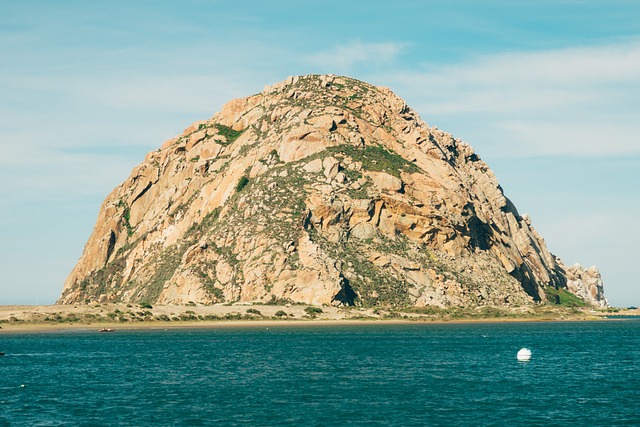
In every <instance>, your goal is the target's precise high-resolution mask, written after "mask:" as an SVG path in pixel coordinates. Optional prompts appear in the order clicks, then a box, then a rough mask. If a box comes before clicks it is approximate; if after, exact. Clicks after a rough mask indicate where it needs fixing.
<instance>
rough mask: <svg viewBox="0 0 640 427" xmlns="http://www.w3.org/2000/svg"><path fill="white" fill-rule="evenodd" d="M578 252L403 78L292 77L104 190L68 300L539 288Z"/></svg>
mask: <svg viewBox="0 0 640 427" xmlns="http://www.w3.org/2000/svg"><path fill="white" fill-rule="evenodd" d="M549 289H556V290H557V289H564V290H568V291H570V292H571V293H573V294H575V295H578V296H580V297H581V298H583V299H584V300H585V301H586V302H587V303H589V304H592V305H595V306H603V305H606V300H605V299H604V296H603V293H602V281H601V280H600V275H599V273H598V272H597V270H594V269H588V270H585V269H582V268H581V267H579V266H573V267H569V268H568V267H566V266H564V265H563V264H562V263H561V262H560V261H559V260H558V259H557V258H556V257H555V256H553V255H552V254H551V253H550V252H549V251H548V250H547V248H546V246H545V243H544V240H543V239H542V238H541V237H540V236H539V235H538V234H537V233H536V231H535V230H534V229H533V227H532V225H531V222H530V220H529V219H528V218H527V217H526V216H521V215H520V214H519V213H518V211H517V210H516V208H515V207H514V206H513V204H511V202H510V201H509V200H508V199H507V198H506V197H505V196H504V194H503V192H502V189H501V188H500V187H499V185H498V182H497V180H496V177H495V176H494V174H493V172H492V171H491V170H490V169H489V167H488V166H487V165H486V164H485V163H484V162H483V161H482V160H481V159H480V158H479V157H478V155H477V154H475V153H474V151H473V150H472V148H471V147H470V146H469V145H467V144H465V143H464V142H462V141H460V140H458V139H455V138H454V137H452V136H451V135H449V134H448V133H446V132H443V131H441V130H439V129H437V128H435V127H430V126H428V125H427V124H425V123H424V122H423V121H422V120H421V119H420V118H419V117H418V115H417V114H416V113H415V112H414V111H412V110H411V109H410V108H409V107H408V106H407V105H406V103H405V102H404V101H403V100H402V99H400V98H399V97H397V96H396V95H394V94H393V93H392V92H391V91H389V90H388V89H385V88H381V87H374V86H371V85H369V84H366V83H363V82H360V81H357V80H353V79H350V78H346V77H337V76H305V77H290V78H289V79H287V80H286V81H285V82H283V83H280V84H276V85H274V86H271V87H267V88H266V89H265V90H264V91H263V92H262V93H260V94H258V95H254V96H251V97H248V98H242V99H236V100H233V101H231V102H229V103H228V104H227V105H225V106H224V108H223V109H222V111H221V112H219V113H217V114H215V115H214V116H213V117H212V118H211V119H209V120H207V121H202V122H197V123H194V124H193V125H191V126H189V127H188V128H187V129H186V130H185V131H184V133H183V134H182V135H180V136H178V137H175V138H173V139H171V140H169V141H167V142H165V143H164V144H163V145H162V147H161V148H159V149H158V150H156V151H153V152H151V153H149V154H148V155H147V157H146V158H145V160H144V162H143V163H142V164H141V165H140V166H138V167H136V168H135V169H134V170H133V171H132V173H131V176H130V177H129V178H128V179H127V180H126V181H125V182H124V183H123V184H121V185H120V186H118V187H117V188H116V189H115V190H113V192H112V193H111V194H110V195H109V196H108V197H107V199H106V200H105V201H104V203H103V205H102V208H101V210H100V213H99V216H98V220H97V223H96V226H95V229H94V231H93V234H92V235H91V237H90V239H89V241H88V243H87V245H86V247H85V249H84V253H83V254H82V257H81V258H80V260H79V262H78V264H77V265H76V267H75V268H74V270H73V271H72V272H71V274H70V275H69V277H68V279H67V281H66V283H65V285H64V289H63V292H62V295H61V297H60V299H59V301H58V302H59V303H63V304H70V303H77V302H92V301H97V302H138V301H149V302H155V303H166V304H169V303H171V304H184V303H189V302H197V303H204V304H209V303H217V302H234V301H261V302H269V301H299V302H305V303H310V304H334V305H338V304H365V305H418V306H424V305H436V306H447V305H521V304H529V303H533V302H536V301H546V299H547V298H546V294H547V291H548V290H549Z"/></svg>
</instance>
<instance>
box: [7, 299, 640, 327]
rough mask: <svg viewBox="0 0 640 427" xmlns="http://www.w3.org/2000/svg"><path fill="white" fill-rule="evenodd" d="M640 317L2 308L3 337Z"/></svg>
mask: <svg viewBox="0 0 640 427" xmlns="http://www.w3.org/2000/svg"><path fill="white" fill-rule="evenodd" d="M608 315H609V316H610V315H618V316H619V315H640V310H620V311H617V312H614V311H613V310H602V311H595V310H591V309H588V308H581V309H576V308H566V307H553V306H539V307H515V308H514V307H511V308H510V307H484V308H475V309H462V308H451V309H447V310H444V309H433V310H429V309H422V310H420V309H410V308H409V309H407V308H405V309H400V308H393V309H391V308H387V309H380V308H378V309H373V308H359V307H313V306H307V305H251V304H234V305H211V306H174V305H168V306H154V307H141V306H138V305H132V304H93V305H47V306H27V305H25V306H19V305H5V306H0V334H2V333H11V332H45V331H59V330H94V329H102V328H109V329H113V330H118V329H167V328H228V327H273V326H296V325H298V326H300V325H305V326H312V325H346V324H350V325H351V324H364V323H377V324H382V323H384V324H402V323H417V322H423V323H435V322H438V323H444V322H447V323H448V322H531V321H577V320H598V319H603V318H606V317H607V316H608Z"/></svg>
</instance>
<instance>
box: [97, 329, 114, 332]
mask: <svg viewBox="0 0 640 427" xmlns="http://www.w3.org/2000/svg"><path fill="white" fill-rule="evenodd" d="M113 331H114V329H111V328H102V329H100V330H99V331H98V332H113Z"/></svg>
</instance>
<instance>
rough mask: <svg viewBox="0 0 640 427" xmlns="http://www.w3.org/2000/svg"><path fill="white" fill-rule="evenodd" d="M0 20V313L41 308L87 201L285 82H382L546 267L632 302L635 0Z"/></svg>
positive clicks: (128, 5) (92, 209)
mask: <svg viewBox="0 0 640 427" xmlns="http://www.w3.org/2000/svg"><path fill="white" fill-rule="evenodd" d="M2 3H3V5H2V14H0V51H1V52H2V55H0V150H1V151H0V152H1V154H0V183H1V184H0V268H2V273H3V274H2V276H1V277H0V304H50V303H53V302H54V301H55V300H56V299H57V297H58V296H59V294H60V291H61V289H62V284H63V282H64V280H65V278H66V276H67V274H68V273H69V272H70V270H71V269H72V268H73V266H74V264H75V263H76V261H77V259H78V258H79V256H80V254H81V253H82V249H83V247H84V244H85V242H86V240H87V238H88V237H89V234H90V233H91V230H92V228H93V225H94V222H95V220H96V217H97V213H98V209H99V207H100V204H101V203H102V200H103V199H104V198H105V197H106V195H107V194H108V193H109V192H110V191H111V190H112V189H113V188H114V187H115V186H116V185H118V184H119V183H120V182H121V181H123V180H124V179H125V178H126V177H127V176H128V174H129V172H130V170H131V169H132V168H133V167H134V166H135V165H137V164H138V163H140V162H141V161H142V160H143V158H144V155H145V154H146V153H147V152H149V151H151V150H153V149H156V148H157V147H159V146H160V145H161V144H162V142H163V141H165V140H166V139H169V138H171V137H172V136H174V135H176V134H177V133H179V132H181V131H182V129H184V128H185V127H187V126H188V125H189V124H190V123H192V122H194V121H196V120H203V119H206V118H209V117H210V116H212V115H213V114H214V113H215V112H216V111H218V110H219V109H220V108H221V106H222V105H223V104H224V103H225V102H226V101H228V100H230V99H232V98H236V97H241V96H247V95H250V94H253V93H257V92H260V91H261V90H262V88H263V87H264V86H266V85H270V84H273V83H276V82H279V81H282V80H284V79H285V78H286V77H287V76H289V75H301V74H309V73H335V74H343V75H349V76H351V77H355V78H358V79H360V80H364V81H367V82H370V83H373V84H376V85H383V86H388V87H390V88H391V89H392V90H393V91H394V92H396V93H397V94H398V95H400V96H401V97H403V98H405V99H406V100H407V102H408V103H409V105H411V106H412V107H413V108H414V109H415V110H417V111H418V113H419V114H420V115H421V116H422V118H423V119H424V120H425V121H426V122H427V123H429V124H431V125H435V126H438V127H439V128H441V129H444V130H447V131H449V132H451V133H453V134H454V135H455V136H457V137H460V138H462V139H463V140H465V141H466V142H468V143H469V144H471V145H472V146H473V147H474V148H475V150H476V151H477V152H478V153H479V155H480V156H481V157H482V158H483V159H484V160H485V161H487V163H488V164H489V166H490V167H491V168H492V169H493V170H494V171H495V173H496V175H497V177H498V179H499V181H500V183H501V185H502V187H503V188H504V190H505V193H506V195H507V196H508V197H509V198H511V200H512V201H513V202H514V203H515V205H516V206H517V207H518V209H519V211H520V213H528V214H529V215H530V216H531V218H532V221H533V224H534V226H535V227H536V228H537V230H538V231H539V232H540V233H541V234H542V235H543V236H544V237H545V239H546V242H547V245H548V246H549V248H550V250H551V251H552V252H553V253H555V254H557V255H558V256H560V257H561V258H562V259H563V260H564V261H565V262H567V263H569V264H573V263H575V262H579V263H581V264H582V265H585V266H590V265H593V264H596V265H597V266H598V267H599V268H600V270H601V272H602V275H603V278H604V281H605V293H606V295H607V297H608V298H609V300H610V302H611V303H612V304H614V305H617V306H627V305H632V304H633V305H640V287H639V286H638V279H637V274H636V272H635V265H636V264H637V261H636V258H637V254H638V249H637V242H638V241H640V225H639V219H640V218H639V216H640V215H639V214H638V212H640V197H638V196H639V195H640V190H638V188H637V185H638V183H640V102H638V99H639V98H640V20H639V19H637V18H638V16H640V2H637V1H632V0H626V1H624V0H618V1H616V0H609V1H606V2H605V1H589V0H565V1H562V0H556V1H545V0H536V1H529V0H524V1H517V2H514V1H491V0H487V1H484V2H477V1H464V0H448V1H406V0H405V1H403V0H396V1H393V2H390V1H388V0H386V1H366V2H365V1H346V0H342V1H333V0H325V1H322V2H316V1H269V2H267V1H236V2H229V1H197V0H185V1H135V0H130V1H102V2H85V1H64V0H59V1H29V0H23V1H20V2H10V1H3V2H2Z"/></svg>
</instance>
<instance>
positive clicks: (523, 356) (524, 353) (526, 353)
mask: <svg viewBox="0 0 640 427" xmlns="http://www.w3.org/2000/svg"><path fill="white" fill-rule="evenodd" d="M516 359H518V360H519V361H521V362H528V361H529V360H531V350H529V349H528V348H521V349H520V351H518V354H517V355H516Z"/></svg>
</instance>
